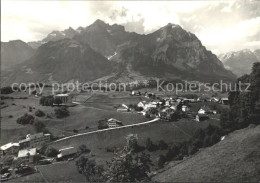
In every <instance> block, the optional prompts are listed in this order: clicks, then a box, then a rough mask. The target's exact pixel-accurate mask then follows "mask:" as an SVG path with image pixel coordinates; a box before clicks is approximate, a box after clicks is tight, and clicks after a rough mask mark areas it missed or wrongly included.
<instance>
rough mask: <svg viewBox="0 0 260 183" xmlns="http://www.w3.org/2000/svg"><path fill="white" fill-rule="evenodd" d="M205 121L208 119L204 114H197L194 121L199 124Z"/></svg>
mask: <svg viewBox="0 0 260 183" xmlns="http://www.w3.org/2000/svg"><path fill="white" fill-rule="evenodd" d="M207 119H209V116H208V115H206V114H197V115H196V119H195V120H196V121H198V122H201V121H204V120H207Z"/></svg>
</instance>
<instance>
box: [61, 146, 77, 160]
mask: <svg viewBox="0 0 260 183" xmlns="http://www.w3.org/2000/svg"><path fill="white" fill-rule="evenodd" d="M59 152H60V153H59V154H58V155H57V158H58V159H59V160H61V159H64V158H70V157H73V156H74V155H75V154H76V153H77V149H76V148H74V147H67V148H64V149H60V150H59Z"/></svg>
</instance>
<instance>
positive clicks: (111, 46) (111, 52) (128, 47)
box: [6, 20, 235, 82]
mask: <svg viewBox="0 0 260 183" xmlns="http://www.w3.org/2000/svg"><path fill="white" fill-rule="evenodd" d="M52 34H53V35H52ZM52 34H50V35H48V36H47V37H46V38H45V39H44V40H42V43H44V42H46V41H48V42H47V43H46V44H43V45H42V46H41V47H40V48H39V50H41V52H40V53H42V51H43V50H44V49H43V48H45V49H47V50H49V52H46V51H44V54H39V52H38V51H39V50H38V51H37V55H36V57H34V58H33V59H31V61H29V62H28V63H30V67H28V63H26V64H27V65H19V67H20V68H26V72H30V74H32V73H33V72H34V74H35V76H33V75H30V77H29V78H28V77H24V79H26V80H25V81H27V80H28V79H29V80H31V79H30V78H33V77H35V78H33V79H34V80H36V79H37V80H46V77H47V76H49V77H50V78H49V79H47V80H57V81H64V80H70V79H77V78H78V79H80V80H86V78H88V79H87V80H89V79H98V78H97V77H96V76H100V77H102V79H106V80H108V81H109V82H114V81H118V82H131V81H133V80H146V79H164V80H172V79H182V80H199V81H206V82H215V81H219V80H220V79H221V80H225V81H226V80H228V81H233V80H234V79H235V75H234V74H233V73H232V72H231V71H228V70H226V69H225V68H224V66H223V64H222V63H221V62H220V61H219V60H218V58H217V57H216V56H215V55H214V54H212V53H211V52H210V51H208V50H206V48H205V47H204V46H203V45H202V43H201V42H200V40H199V39H198V38H197V37H196V36H195V35H194V34H192V33H190V32H187V31H185V30H184V29H182V28H181V27H180V26H179V25H175V24H168V25H166V26H164V27H162V28H161V29H159V30H157V31H155V32H153V33H151V34H148V35H139V34H137V33H131V32H126V31H125V29H124V27H123V26H121V25H117V24H114V25H109V24H106V23H105V22H103V21H101V20H96V21H95V22H94V23H93V24H91V25H89V26H87V27H86V28H83V27H79V28H78V29H77V30H73V29H72V28H70V29H67V30H65V31H61V32H53V33H52ZM54 34H55V36H54ZM64 36H65V37H66V36H67V37H72V38H71V41H75V42H77V44H80V45H89V47H90V48H91V49H93V50H92V51H95V52H96V53H99V54H100V56H101V55H102V56H103V58H104V57H105V58H107V59H106V60H109V63H106V64H104V65H103V66H101V65H98V64H97V65H92V67H90V68H91V69H94V70H95V69H97V70H98V72H94V71H93V74H92V75H93V76H94V75H95V74H94V73H99V74H97V75H95V77H90V75H87V74H86V77H84V76H83V75H84V74H85V73H84V72H81V70H82V69H83V68H85V67H83V68H76V67H80V65H78V63H79V62H80V61H79V60H82V59H83V58H81V54H82V53H81V52H77V53H78V54H79V55H76V52H75V53H73V54H74V57H73V58H72V57H71V59H70V61H67V62H68V63H67V65H71V67H73V68H74V69H75V70H77V69H79V72H76V73H74V72H71V73H66V74H65V75H64V76H62V73H63V72H60V74H57V73H59V72H56V70H54V71H55V72H54V71H52V70H51V71H49V70H48V69H45V68H49V69H50V68H53V67H54V65H53V63H55V64H57V65H56V66H55V67H61V66H59V64H61V63H62V62H58V63H57V62H50V61H48V59H49V58H46V55H47V56H48V57H53V55H55V56H54V57H55V58H56V57H57V58H59V59H61V58H60V56H62V55H66V54H67V52H66V51H67V49H58V48H56V47H59V46H64V45H60V43H61V42H63V43H64V41H62V40H63V38H64ZM60 39H61V41H57V40H60ZM46 45H48V46H50V45H52V46H53V47H55V48H56V49H52V48H48V46H47V47H46ZM70 49H71V48H70ZM62 59H64V60H66V58H62ZM46 60H47V61H46ZM34 62H35V63H34ZM69 62H71V63H69ZM73 62H75V64H73ZM93 62H94V61H93ZM40 63H41V64H42V65H41V64H40ZM104 63H105V62H104ZM39 64H40V65H39ZM107 65H109V67H108V68H109V69H110V71H112V69H111V68H112V67H113V72H106V69H108V68H107V67H106V66H107ZM40 67H42V68H40ZM63 67H65V66H62V68H63ZM101 68H104V73H103V74H102V73H101V72H102V71H101ZM28 69H29V70H28ZM85 69H87V68H85ZM91 69H88V72H92V70H91ZM31 70H32V71H33V72H31ZM22 72H25V71H22ZM53 72H54V73H53ZM86 73H87V72H86ZM53 74H55V77H53ZM13 75H16V73H13ZM58 75H59V76H58ZM27 76H28V73H27ZM104 76H106V77H104ZM6 77H9V76H6ZM11 78H12V79H10V80H12V81H15V80H16V79H20V78H19V77H15V76H13V77H11Z"/></svg>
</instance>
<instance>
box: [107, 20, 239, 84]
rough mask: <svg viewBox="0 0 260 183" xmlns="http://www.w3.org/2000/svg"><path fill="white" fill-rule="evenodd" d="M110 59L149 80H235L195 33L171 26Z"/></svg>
mask: <svg viewBox="0 0 260 183" xmlns="http://www.w3.org/2000/svg"><path fill="white" fill-rule="evenodd" d="M111 60H112V61H116V62H119V63H121V64H122V65H123V66H124V67H125V68H130V72H131V70H132V71H137V72H139V73H141V75H145V76H151V77H160V78H166V79H171V78H179V79H188V80H189V79H197V80H204V81H216V80H219V79H223V80H232V79H234V78H235V76H234V75H233V74H232V73H231V72H230V71H227V70H226V69H225V68H224V66H223V64H222V63H221V62H220V61H219V60H218V58H217V57H216V56H215V55H214V54H212V53H211V52H210V51H208V50H206V48H205V47H204V46H203V45H202V44H201V42H200V40H199V39H198V38H197V37H196V36H195V35H194V34H192V33H189V32H187V31H185V30H183V29H182V28H181V27H180V26H179V25H174V24H168V25H167V26H165V27H163V28H161V29H159V30H158V31H155V32H154V33H151V34H148V35H143V36H140V37H139V38H138V40H137V41H136V40H130V41H128V42H126V43H124V44H121V45H120V46H119V47H118V48H117V51H116V55H115V56H113V57H112V58H111ZM128 70H129V69H128Z"/></svg>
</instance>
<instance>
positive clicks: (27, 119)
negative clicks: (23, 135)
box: [16, 113, 34, 125]
mask: <svg viewBox="0 0 260 183" xmlns="http://www.w3.org/2000/svg"><path fill="white" fill-rule="evenodd" d="M16 122H17V123H18V124H21V125H26V124H33V123H34V117H33V116H32V115H30V114H27V113H25V114H24V115H23V116H21V117H20V118H18V119H17V120H16Z"/></svg>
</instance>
